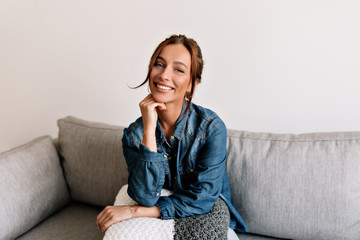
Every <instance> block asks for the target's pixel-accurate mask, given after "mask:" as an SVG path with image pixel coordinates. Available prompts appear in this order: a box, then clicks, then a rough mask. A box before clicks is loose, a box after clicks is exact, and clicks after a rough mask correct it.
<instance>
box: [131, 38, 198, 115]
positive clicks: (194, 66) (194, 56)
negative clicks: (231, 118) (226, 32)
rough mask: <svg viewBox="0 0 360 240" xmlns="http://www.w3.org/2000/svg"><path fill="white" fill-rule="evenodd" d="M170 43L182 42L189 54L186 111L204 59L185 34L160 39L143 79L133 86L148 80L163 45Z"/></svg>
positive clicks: (196, 46) (194, 42) (196, 45)
mask: <svg viewBox="0 0 360 240" xmlns="http://www.w3.org/2000/svg"><path fill="white" fill-rule="evenodd" d="M170 44H182V45H183V46H184V47H186V49H187V50H188V51H189V53H190V56H191V68H190V69H191V72H190V79H191V90H190V94H189V95H187V96H186V97H187V100H188V105H187V107H186V110H185V112H186V111H187V110H188V109H189V107H190V103H191V100H192V97H193V94H194V88H195V85H196V81H198V82H201V74H202V71H203V67H204V60H203V58H202V53H201V49H200V47H199V45H198V44H197V42H196V41H195V40H194V39H192V38H187V37H186V36H185V35H171V36H170V37H168V38H166V39H165V40H164V41H162V42H161V43H160V44H159V45H158V46H157V48H156V49H155V51H154V53H153V54H152V56H151V58H150V63H149V68H148V73H147V76H146V79H145V81H144V82H143V83H141V84H140V85H139V86H137V87H135V88H138V87H141V86H143V85H144V84H146V83H147V82H148V81H149V77H150V73H151V71H152V69H153V67H154V64H155V62H156V60H157V58H158V57H159V55H160V52H161V51H162V50H163V49H164V47H166V46H167V45H170ZM185 112H184V113H185Z"/></svg>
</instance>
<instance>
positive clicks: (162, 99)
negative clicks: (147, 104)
mask: <svg viewBox="0 0 360 240" xmlns="http://www.w3.org/2000/svg"><path fill="white" fill-rule="evenodd" d="M152 96H153V98H154V100H155V102H158V103H167V102H168V101H169V98H167V97H165V96H159V95H158V94H152Z"/></svg>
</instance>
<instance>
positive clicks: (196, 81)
mask: <svg viewBox="0 0 360 240" xmlns="http://www.w3.org/2000/svg"><path fill="white" fill-rule="evenodd" d="M199 83H200V80H199V79H196V80H195V86H194V90H195V88H196V86H197V85H198V84H199ZM191 86H192V82H190V83H189V86H188V88H187V90H186V92H188V93H190V92H191Z"/></svg>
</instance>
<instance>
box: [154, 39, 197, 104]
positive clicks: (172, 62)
mask: <svg viewBox="0 0 360 240" xmlns="http://www.w3.org/2000/svg"><path fill="white" fill-rule="evenodd" d="M190 72H191V56H190V53H189V51H188V50H187V49H186V48H185V46H183V45H182V44H171V45H167V46H166V47H164V49H163V50H162V51H161V52H160V54H159V56H158V58H157V59H156V61H155V64H154V66H153V68H152V70H151V73H150V78H149V86H150V90H151V94H152V96H153V98H154V100H155V101H156V102H160V103H176V104H181V105H182V103H183V101H184V96H185V93H186V92H190V90H191V80H190Z"/></svg>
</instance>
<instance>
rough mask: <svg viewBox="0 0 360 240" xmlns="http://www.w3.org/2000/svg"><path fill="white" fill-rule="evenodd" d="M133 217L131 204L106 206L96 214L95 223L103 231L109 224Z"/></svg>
mask: <svg viewBox="0 0 360 240" xmlns="http://www.w3.org/2000/svg"><path fill="white" fill-rule="evenodd" d="M131 218H133V207H131V206H107V207H106V208H105V209H104V210H103V211H102V212H101V213H99V215H98V216H97V221H96V224H97V226H98V228H99V229H101V230H102V231H103V232H105V231H106V230H107V229H108V228H109V227H110V226H111V225H113V224H114V223H117V222H121V221H124V220H127V219H131Z"/></svg>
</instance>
